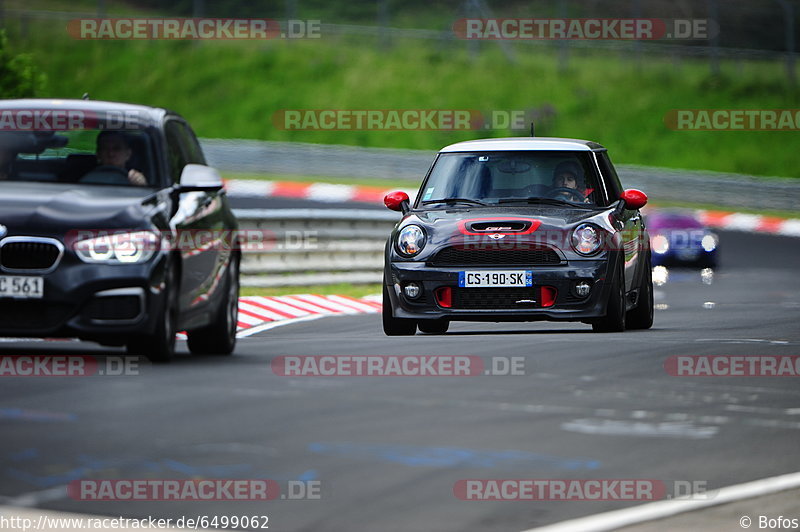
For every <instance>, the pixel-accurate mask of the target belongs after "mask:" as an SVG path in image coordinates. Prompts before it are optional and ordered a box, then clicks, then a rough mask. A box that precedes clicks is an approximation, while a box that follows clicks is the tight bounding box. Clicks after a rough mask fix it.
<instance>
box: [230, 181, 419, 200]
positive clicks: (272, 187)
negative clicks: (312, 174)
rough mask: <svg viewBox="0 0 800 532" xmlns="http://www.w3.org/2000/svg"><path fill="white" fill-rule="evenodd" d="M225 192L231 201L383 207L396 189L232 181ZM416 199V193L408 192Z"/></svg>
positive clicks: (329, 184)
mask: <svg viewBox="0 0 800 532" xmlns="http://www.w3.org/2000/svg"><path fill="white" fill-rule="evenodd" d="M225 189H226V190H227V192H228V195H229V196H231V197H240V198H241V197H248V198H252V197H257V198H269V197H278V198H295V199H305V200H309V201H321V202H325V203H338V202H350V201H356V202H363V203H378V204H383V197H384V196H385V195H386V194H388V193H389V192H393V191H395V190H397V189H396V188H383V187H370V186H360V185H337V184H333V183H298V182H293V181H259V180H255V179H228V180H226V181H225ZM405 192H406V193H407V194H408V195H409V197H410V198H411V199H412V201H413V198H414V196H415V195H416V193H417V191H416V190H406V191H405Z"/></svg>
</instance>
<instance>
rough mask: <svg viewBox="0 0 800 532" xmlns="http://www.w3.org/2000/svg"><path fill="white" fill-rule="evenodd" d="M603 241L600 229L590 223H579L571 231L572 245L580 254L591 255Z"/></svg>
mask: <svg viewBox="0 0 800 532" xmlns="http://www.w3.org/2000/svg"><path fill="white" fill-rule="evenodd" d="M602 243H603V238H602V236H601V232H600V229H599V228H598V227H596V226H594V225H591V224H581V225H579V226H578V227H576V228H575V230H574V231H572V247H573V248H575V251H577V252H578V253H580V254H581V255H591V254H592V253H595V252H597V250H598V249H600V246H601V245H602Z"/></svg>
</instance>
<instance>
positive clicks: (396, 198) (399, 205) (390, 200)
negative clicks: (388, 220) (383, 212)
mask: <svg viewBox="0 0 800 532" xmlns="http://www.w3.org/2000/svg"><path fill="white" fill-rule="evenodd" d="M383 204H384V205H386V207H388V208H389V209H391V210H393V211H399V212H402V213H403V214H405V213H406V212H408V210H409V209H410V207H409V200H408V194H406V193H405V192H403V191H402V190H397V191H395V192H389V193H388V194H386V196H384V198H383Z"/></svg>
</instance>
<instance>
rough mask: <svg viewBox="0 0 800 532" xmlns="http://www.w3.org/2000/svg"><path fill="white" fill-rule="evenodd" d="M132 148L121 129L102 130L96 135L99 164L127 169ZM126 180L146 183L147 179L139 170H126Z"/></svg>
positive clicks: (134, 182)
mask: <svg viewBox="0 0 800 532" xmlns="http://www.w3.org/2000/svg"><path fill="white" fill-rule="evenodd" d="M132 153H133V150H132V149H131V145H130V143H129V142H128V139H127V137H126V136H125V134H124V133H122V132H121V131H102V132H100V134H98V135H97V160H98V162H99V164H100V165H101V166H117V167H119V168H123V169H125V170H128V167H127V164H128V160H129V159H130V158H131V154H132ZM128 181H130V183H131V184H132V185H140V186H142V185H147V179H146V178H145V177H144V174H143V173H142V172H140V171H139V170H135V169H133V168H131V169H130V170H128Z"/></svg>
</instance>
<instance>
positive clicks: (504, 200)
mask: <svg viewBox="0 0 800 532" xmlns="http://www.w3.org/2000/svg"><path fill="white" fill-rule="evenodd" d="M520 202H525V203H541V204H544V205H569V206H570V207H587V206H588V205H584V204H581V203H572V202H571V201H564V200H560V199H553V198H537V197H532V198H500V199H499V200H497V203H520Z"/></svg>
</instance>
